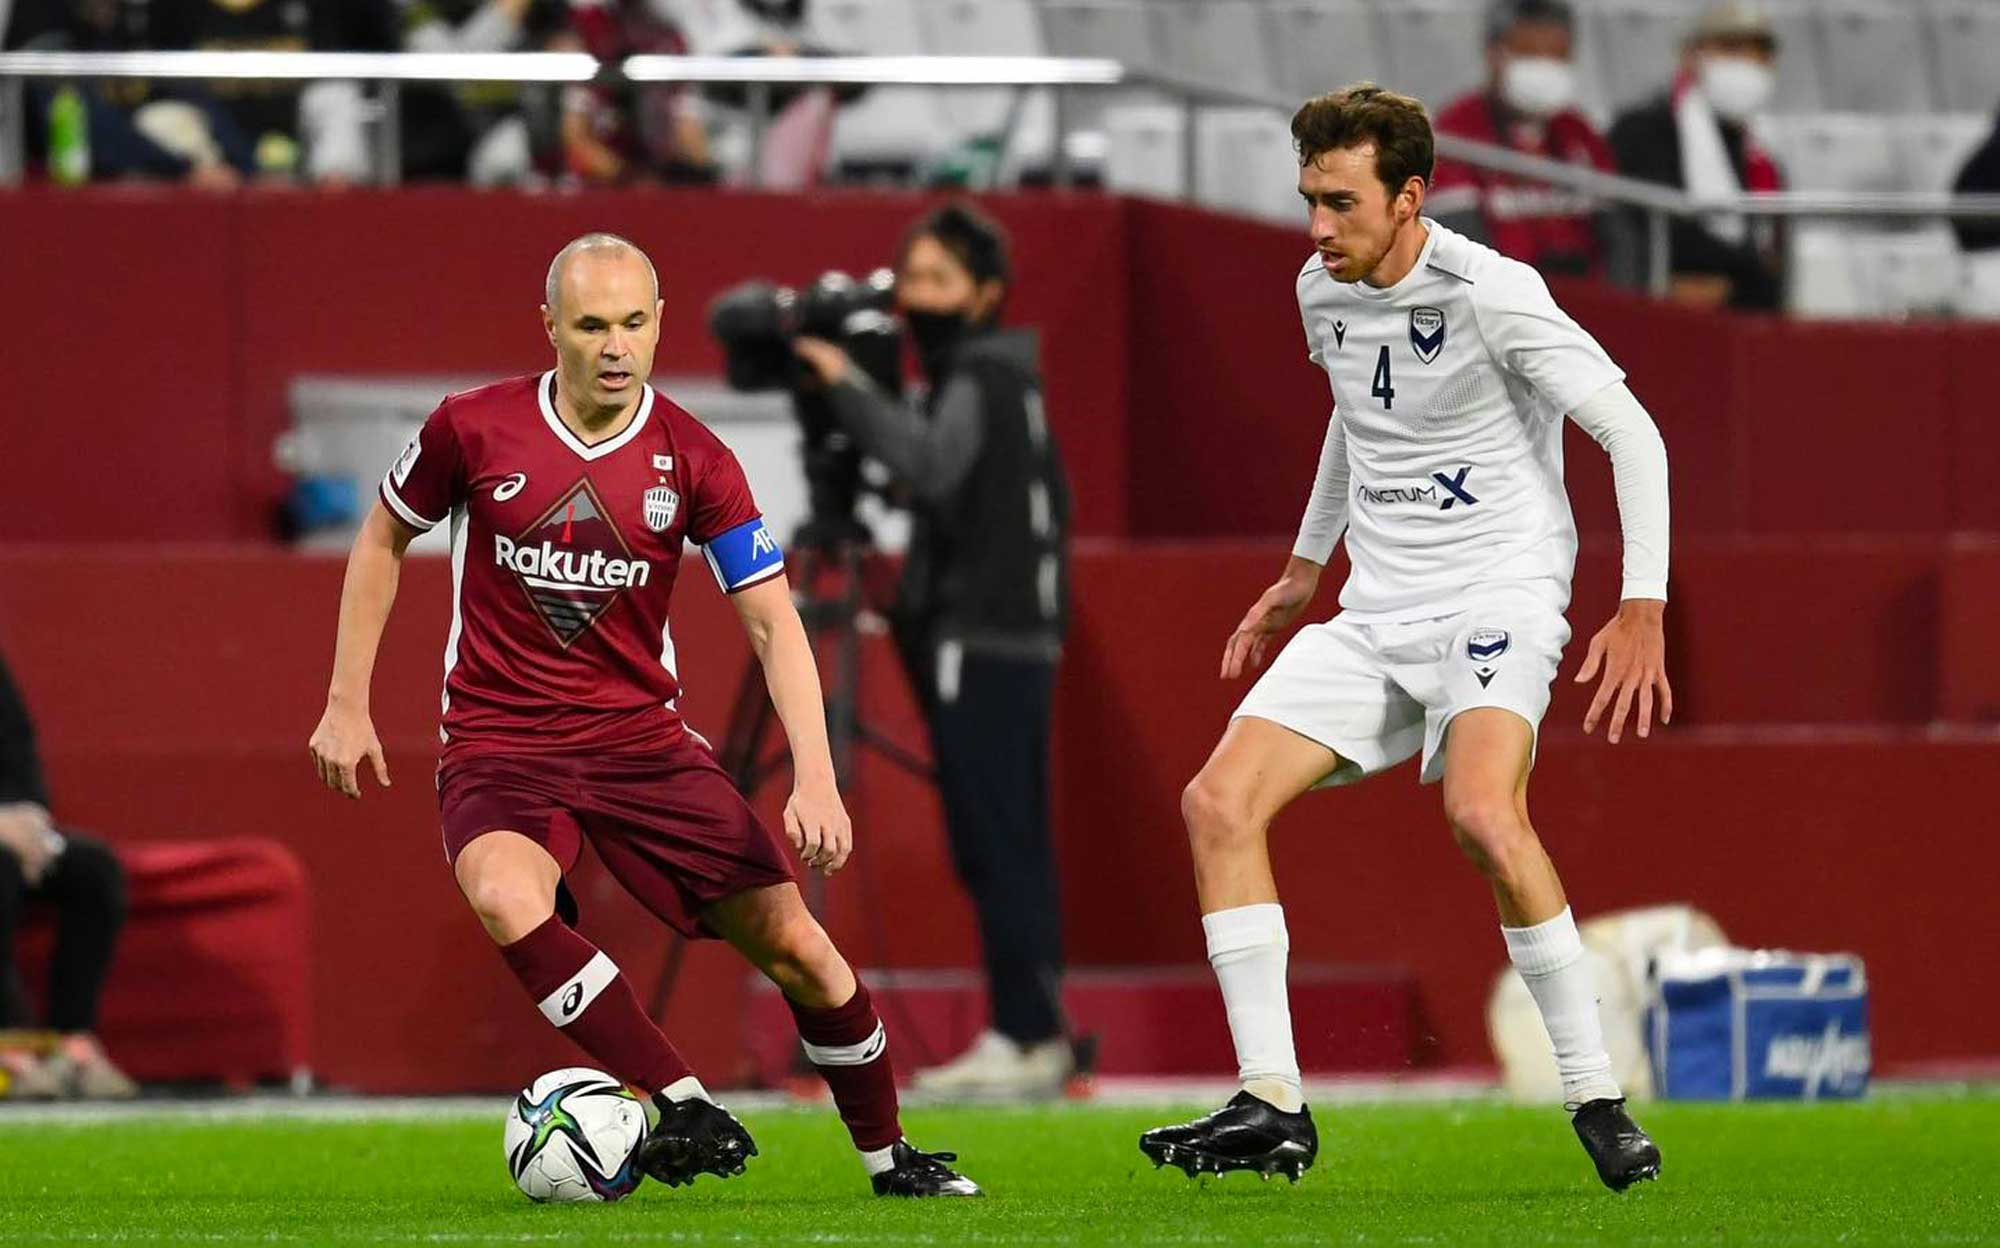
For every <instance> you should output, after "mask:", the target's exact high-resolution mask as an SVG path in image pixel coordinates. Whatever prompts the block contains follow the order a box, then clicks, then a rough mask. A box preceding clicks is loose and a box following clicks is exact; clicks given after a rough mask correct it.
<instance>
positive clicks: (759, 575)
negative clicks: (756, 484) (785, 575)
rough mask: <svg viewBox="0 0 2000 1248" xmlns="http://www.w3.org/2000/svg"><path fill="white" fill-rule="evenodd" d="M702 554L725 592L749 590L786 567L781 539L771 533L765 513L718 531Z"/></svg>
mask: <svg viewBox="0 0 2000 1248" xmlns="http://www.w3.org/2000/svg"><path fill="white" fill-rule="evenodd" d="M701 553H702V557H703V558H705V559H707V560H708V566H709V568H710V569H711V570H712V571H714V573H715V583H716V584H718V585H720V586H722V591H723V592H724V593H726V594H733V593H735V592H736V591H737V590H739V589H748V588H749V587H750V586H752V585H755V584H756V583H757V582H759V581H766V580H769V579H770V578H771V577H773V576H776V575H777V574H778V573H780V572H782V571H784V570H785V555H784V552H783V551H781V550H779V549H778V539H777V538H775V537H773V536H771V530H770V529H769V528H768V527H767V526H766V525H765V524H764V517H762V516H759V517H757V518H756V519H755V520H746V521H744V522H743V523H742V524H739V525H737V526H736V527H735V528H733V529H730V530H728V531H726V532H722V533H718V534H716V535H715V536H714V537H712V538H710V539H709V540H708V543H707V544H706V545H704V546H703V547H702V548H701Z"/></svg>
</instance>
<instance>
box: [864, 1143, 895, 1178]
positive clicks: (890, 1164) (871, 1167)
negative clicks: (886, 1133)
mask: <svg viewBox="0 0 2000 1248" xmlns="http://www.w3.org/2000/svg"><path fill="white" fill-rule="evenodd" d="M858 1151H860V1153H861V1166H862V1168H863V1169H865V1170H866V1171H868V1177H870V1178H873V1177H875V1176H876V1175H878V1174H881V1173H883V1172H884V1171H888V1170H894V1169H895V1168H896V1159H895V1152H896V1146H895V1145H894V1144H891V1145H890V1146H889V1147H887V1148H875V1149H861V1150H858Z"/></svg>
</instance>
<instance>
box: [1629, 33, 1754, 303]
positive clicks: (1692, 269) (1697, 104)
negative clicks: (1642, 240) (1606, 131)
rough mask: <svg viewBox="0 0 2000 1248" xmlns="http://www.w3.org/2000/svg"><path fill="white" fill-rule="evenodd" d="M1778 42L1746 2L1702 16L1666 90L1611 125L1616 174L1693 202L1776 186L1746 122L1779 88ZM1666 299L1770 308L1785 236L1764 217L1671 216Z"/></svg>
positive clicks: (1723, 215) (1732, 214) (1719, 214)
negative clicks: (1673, 190)
mask: <svg viewBox="0 0 2000 1248" xmlns="http://www.w3.org/2000/svg"><path fill="white" fill-rule="evenodd" d="M1777 56H1778V38H1777V34H1776V32H1774V31H1773V30H1772V28H1771V22H1770V18H1769V17H1767V16H1766V15H1765V14H1764V13H1763V11H1762V10H1761V9H1759V8H1757V7H1756V6H1755V5H1754V4H1752V3H1748V2H1747V0H1723V2H1722V3H1718V4H1714V5H1712V6H1710V7H1709V9H1708V10H1707V11H1706V12H1704V13H1703V14H1702V16H1701V19H1700V21H1699V22H1698V23H1697V24H1696V26H1695V28H1694V33H1693V34H1692V35H1691V36H1690V37H1689V39H1688V41H1687V44H1686V47H1685V50H1684V52H1683V54H1682V57H1681V64H1680V71H1679V73H1678V75H1677V76H1676V77H1675V79H1674V82H1673V86H1672V88H1671V89H1670V90H1669V91H1668V92H1667V94H1665V95H1663V96H1661V97H1659V98H1658V99H1656V100H1654V101H1652V102H1651V103H1648V104H1644V105H1641V106H1639V107H1638V108H1636V109H1633V110H1632V111H1631V112H1628V113H1626V114H1625V115H1624V116H1622V117H1620V118H1619V119H1618V120H1617V122H1616V123H1615V124H1614V125H1613V126H1612V127H1611V150H1612V152H1613V154H1614V155H1615V156H1616V158H1617V161H1618V169H1619V172H1621V173H1624V174H1626V175H1628V176H1630V177H1634V178H1641V179H1644V180H1645V181H1648V182H1659V183H1662V184H1664V185H1667V186H1674V187H1681V188H1684V189H1685V190H1687V191H1688V193H1689V194H1691V195H1694V196H1696V197H1697V198H1700V197H1705V196H1723V195H1734V194H1737V193H1740V192H1743V191H1750V192H1757V191H1776V190H1780V189H1782V187H1783V184H1782V182H1781V180H1780V178H1779V175H1778V167H1777V165H1776V164H1775V163H1774V162H1773V161H1772V160H1771V157H1770V156H1769V155H1768V154H1767V153H1766V152H1765V151H1764V150H1763V148H1762V147H1760V146H1759V145H1758V143H1757V140H1756V138H1755V137H1754V136H1753V135H1752V134H1751V131H1750V121H1751V119H1752V118H1754V117H1755V116H1756V115H1757V114H1758V113H1759V112H1761V111H1762V110H1763V108H1764V106H1765V105H1766V104H1767V103H1768V102H1769V100H1770V98H1771V93H1772V91H1773V89H1774V88H1775V87H1776V85H1777V75H1776V73H1775V71H1774V68H1773V67H1774V65H1775V64H1776V61H1777ZM1669 248H1670V254H1671V257H1672V259H1671V264H1672V271H1673V278H1672V284H1671V290H1672V295H1673V297H1674V298H1675V299H1676V300H1678V301H1680V302H1682V303H1688V304H1694V305H1697V306H1702V307H1718V306H1721V305H1724V304H1727V305H1729V306H1731V307H1736V308H1752V309H1774V308H1776V307H1777V306H1778V305H1779V302H1780V300H1781V297H1782V294H1783V289H1784V285H1783V280H1782V277H1783V271H1782V256H1783V240H1782V237H1781V233H1780V231H1779V229H1778V226H1777V223H1776V222H1775V221H1774V220H1773V219H1771V218H1745V217H1743V216H1740V215H1738V214H1734V213H1726V212H1717V213H1710V214H1708V215H1707V216H1705V217H1703V218H1701V219H1699V220H1692V219H1676V220H1675V221H1674V223H1673V226H1672V231H1671V235H1670V237H1669Z"/></svg>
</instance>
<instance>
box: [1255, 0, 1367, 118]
mask: <svg viewBox="0 0 2000 1248" xmlns="http://www.w3.org/2000/svg"><path fill="white" fill-rule="evenodd" d="M1264 20H1265V25H1266V28H1267V30H1268V32H1269V38H1270V42H1271V49H1272V54H1273V59H1274V62H1275V64H1274V69H1275V72H1276V75H1277V80H1278V87H1279V89H1280V90H1282V91H1284V92H1285V93H1286V94H1288V95H1291V96H1295V97H1297V98H1298V99H1299V100H1301V101H1303V100H1305V99H1307V98H1309V97H1311V96H1315V95H1323V94H1325V93H1326V92H1328V91H1331V90H1333V89H1334V88H1335V87H1342V86H1346V85H1347V84H1348V83H1350V82H1359V81H1361V80H1363V79H1370V80H1373V81H1375V82H1383V81H1385V80H1386V79H1387V78H1388V67H1387V63H1386V61H1385V58H1384V57H1383V55H1382V45H1381V42H1380V40H1379V39H1378V38H1377V34H1376V29H1375V14H1374V12H1373V10H1372V9H1371V8H1370V7H1369V6H1368V5H1367V4H1366V3H1365V2H1364V0H1273V2H1272V3H1271V4H1270V5H1268V6H1267V8H1266V11H1265V19H1264Z"/></svg>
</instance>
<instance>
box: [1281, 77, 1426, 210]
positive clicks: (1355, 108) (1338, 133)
mask: <svg viewBox="0 0 2000 1248" xmlns="http://www.w3.org/2000/svg"><path fill="white" fill-rule="evenodd" d="M1292 143H1293V145H1294V146H1296V147H1297V148H1298V152H1299V164H1300V165H1301V166H1304V165H1309V164H1311V163H1312V162H1313V161H1314V160H1316V159H1318V158H1319V156H1320V155H1321V154H1322V153H1325V152H1332V151H1338V150H1340V149H1342V148H1349V147H1359V146H1361V145H1362V144H1364V143H1373V144H1374V145H1375V176H1376V177H1378V178H1380V179H1382V185H1383V186H1386V187H1388V188H1389V194H1390V195H1395V194H1396V193H1397V192H1399V191H1401V190H1402V189H1403V184H1404V183H1405V182H1408V181H1409V180H1410V179H1411V178H1422V179H1423V180H1424V181H1425V182H1426V183H1429V182H1430V180H1431V170H1432V168H1433V167H1434V166H1435V165H1436V164H1437V155H1436V152H1435V151H1434V150H1433V149H1432V146H1431V119H1430V115H1429V114H1428V113H1426V112H1424V106H1423V105H1422V104H1420V103H1418V102H1417V101H1416V100H1414V99H1412V98H1410V97H1409V96H1407V95H1398V94H1397V93H1395V92H1394V91H1390V90H1387V89H1385V88H1382V87H1378V86H1376V85H1375V84H1374V83H1372V82H1357V83H1355V84H1354V85H1353V86H1350V87H1342V88H1341V89H1340V90H1338V91H1333V92H1330V93H1328V94H1326V95H1321V96H1316V97H1314V98H1313V99H1310V100H1307V101H1306V102H1305V103H1304V104H1301V105H1300V106H1299V111H1298V112H1296V113H1293V114H1292Z"/></svg>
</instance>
